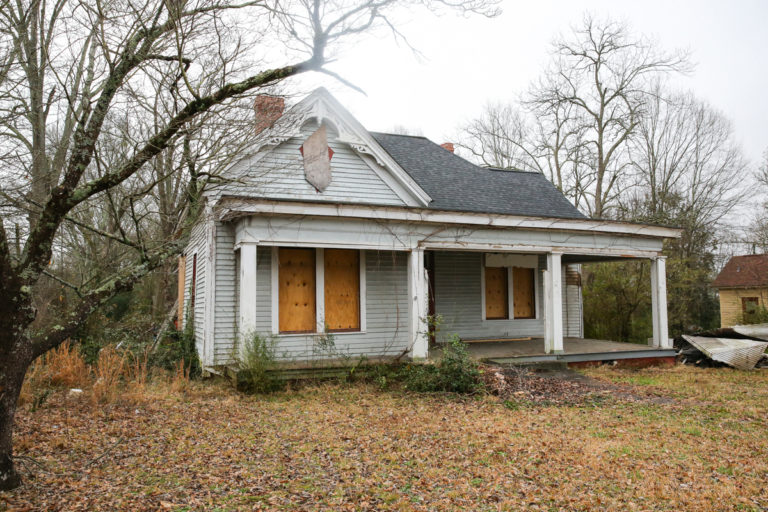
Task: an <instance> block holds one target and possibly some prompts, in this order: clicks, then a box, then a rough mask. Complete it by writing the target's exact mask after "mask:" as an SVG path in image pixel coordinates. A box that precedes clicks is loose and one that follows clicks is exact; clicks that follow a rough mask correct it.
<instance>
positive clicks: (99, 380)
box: [91, 345, 126, 404]
mask: <svg viewBox="0 0 768 512" xmlns="http://www.w3.org/2000/svg"><path fill="white" fill-rule="evenodd" d="M125 368H126V361H125V356H124V355H123V354H121V353H120V352H118V351H117V350H116V349H115V347H113V346H112V345H108V346H106V347H104V348H102V349H101V350H100V351H99V359H98V361H97V362H96V368H95V371H94V374H95V375H94V377H95V381H94V383H93V389H92V393H91V400H92V401H93V403H94V404H104V403H110V402H113V401H114V400H115V398H117V396H118V393H119V390H120V380H121V378H122V377H123V372H124V371H125Z"/></svg>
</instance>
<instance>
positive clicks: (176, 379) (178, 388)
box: [171, 361, 190, 393]
mask: <svg viewBox="0 0 768 512" xmlns="http://www.w3.org/2000/svg"><path fill="white" fill-rule="evenodd" d="M189 374H190V367H188V366H184V361H179V362H178V363H176V365H175V366H174V372H173V376H172V377H171V391H173V392H174V393H185V392H186V391H187V390H188V389H189Z"/></svg>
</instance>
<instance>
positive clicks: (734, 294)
mask: <svg viewBox="0 0 768 512" xmlns="http://www.w3.org/2000/svg"><path fill="white" fill-rule="evenodd" d="M742 297H757V298H758V302H759V304H760V307H762V308H767V309H768V288H736V289H722V290H720V326H721V327H732V326H734V325H737V324H738V323H739V321H740V320H741V314H742V310H741V298H742Z"/></svg>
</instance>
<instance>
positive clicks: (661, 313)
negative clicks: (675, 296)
mask: <svg viewBox="0 0 768 512" xmlns="http://www.w3.org/2000/svg"><path fill="white" fill-rule="evenodd" d="M666 261H667V259H666V257H665V256H658V257H656V258H652V259H651V309H652V316H653V338H652V340H651V345H652V346H654V347H657V348H672V343H671V340H670V339H669V324H668V323H667V270H666V267H667V265H666Z"/></svg>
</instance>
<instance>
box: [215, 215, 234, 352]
mask: <svg viewBox="0 0 768 512" xmlns="http://www.w3.org/2000/svg"><path fill="white" fill-rule="evenodd" d="M238 275H239V274H238V267H237V258H236V253H235V230H234V226H232V225H231V224H222V223H218V222H217V223H216V303H215V304H214V338H213V339H214V343H213V360H214V364H217V365H218V364H227V363H228V362H229V361H230V360H231V356H232V354H233V353H234V351H235V344H236V342H237V318H238V306H239V300H238V289H237V276H238Z"/></svg>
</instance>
